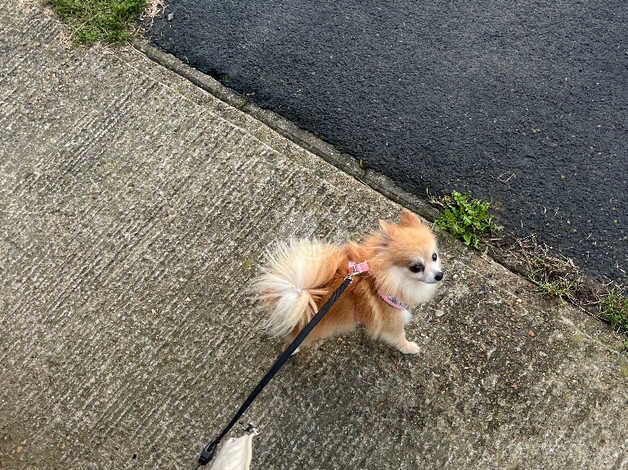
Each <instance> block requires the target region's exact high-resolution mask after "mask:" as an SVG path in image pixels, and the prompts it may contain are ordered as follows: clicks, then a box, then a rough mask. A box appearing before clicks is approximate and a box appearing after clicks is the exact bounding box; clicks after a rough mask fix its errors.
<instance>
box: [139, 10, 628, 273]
mask: <svg viewBox="0 0 628 470" xmlns="http://www.w3.org/2000/svg"><path fill="white" fill-rule="evenodd" d="M627 21H628V14H627V7H626V3H625V2H624V1H594V2H586V1H585V2H575V1H569V2H565V1H558V2H537V1H530V0H525V1H522V2H494V1H472V2H464V4H463V3H460V4H459V3H448V4H445V3H443V2H438V1H434V0H431V1H427V2H415V1H399V2H387V3H386V5H384V3H382V2H375V1H339V2H303V1H301V2H299V1H295V0H285V1H276V0H275V1H266V2H260V1H249V2H224V1H220V2H216V1H198V0H180V1H177V2H170V3H169V4H168V6H167V9H166V15H165V16H164V18H162V19H160V20H157V21H156V22H155V24H154V27H153V29H152V33H151V34H152V39H153V40H154V41H155V43H157V44H158V45H159V46H160V47H162V48H163V49H165V50H167V51H169V52H172V53H174V54H175V55H176V56H178V57H179V58H181V59H183V60H184V61H186V62H188V63H190V64H191V65H193V66H195V67H196V68H198V69H200V70H202V71H203V72H206V73H210V74H212V75H214V76H216V77H219V78H220V79H221V81H222V82H223V83H225V84H226V85H228V86H230V87H232V88H234V89H236V90H237V91H239V92H242V93H246V94H247V95H248V96H249V97H250V98H251V99H252V100H253V101H254V102H256V103H257V104H258V105H260V106H262V107H265V108H270V109H272V110H274V111H275V112H277V113H279V114H281V115H282V116H284V117H286V118H288V119H290V120H292V121H294V122H295V123H296V124H298V125H299V126H300V127H302V128H305V129H307V130H309V131H312V132H313V133H315V134H317V135H318V136H320V137H321V138H323V139H324V140H326V141H327V142H330V143H332V144H334V145H335V146H337V147H338V148H339V149H340V150H342V151H345V152H347V153H350V154H351V155H353V156H355V157H356V158H359V159H361V160H363V161H364V163H365V164H366V165H368V166H370V167H372V168H375V169H377V170H378V171H380V172H382V173H384V174H386V175H388V176H389V177H391V178H392V179H393V180H394V181H395V182H396V183H397V184H398V185H399V186H400V187H402V188H404V189H405V190H408V191H411V192H413V193H415V194H418V195H424V194H425V192H426V190H429V191H430V192H431V193H434V194H443V193H448V192H450V191H451V190H453V189H457V190H463V191H470V192H471V193H472V194H473V195H476V196H478V197H481V198H485V199H489V200H490V201H492V202H493V204H494V207H495V209H496V210H497V212H498V215H499V220H500V222H501V223H502V224H504V225H505V227H506V228H507V229H508V230H509V231H511V232H514V233H516V234H519V235H529V234H532V233H536V234H538V235H539V237H540V239H541V240H542V241H544V242H546V243H548V244H549V245H551V246H553V247H554V248H557V249H560V250H561V251H562V252H563V253H564V254H566V255H568V256H571V257H573V258H574V259H575V261H576V262H577V263H578V264H579V265H580V266H582V267H583V268H584V269H585V270H586V271H587V272H589V273H590V274H594V275H596V274H605V275H608V276H611V277H613V278H618V277H620V278H621V277H624V276H625V274H623V267H624V266H625V265H626V256H627V254H626V240H627V237H626V212H627V211H626V207H627V204H626V202H627V200H626V194H625V188H626V174H627V173H628V171H627V167H628V164H627V162H626V145H625V136H626V132H625V131H626V129H625V123H626V114H627V113H626V108H627V104H626V103H627V99H626V90H625V88H626V82H627V78H628V74H627V65H628V61H627V52H626V50H627V46H628V44H627V41H626V29H625V24H626V23H627Z"/></svg>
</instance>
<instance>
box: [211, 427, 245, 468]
mask: <svg viewBox="0 0 628 470" xmlns="http://www.w3.org/2000/svg"><path fill="white" fill-rule="evenodd" d="M255 434H256V433H255V432H252V433H249V434H246V435H244V436H242V437H231V438H229V439H227V441H226V442H225V443H224V444H222V445H221V446H220V448H219V449H218V453H217V454H216V457H215V458H214V461H213V462H212V466H211V468H210V470H249V469H250V468H251V459H252V458H253V436H255Z"/></svg>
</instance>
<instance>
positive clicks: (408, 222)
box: [399, 209, 421, 227]
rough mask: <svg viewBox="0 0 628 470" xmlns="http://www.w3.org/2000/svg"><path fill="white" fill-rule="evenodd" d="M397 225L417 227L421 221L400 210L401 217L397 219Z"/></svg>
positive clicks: (410, 213) (413, 214)
mask: <svg viewBox="0 0 628 470" xmlns="http://www.w3.org/2000/svg"><path fill="white" fill-rule="evenodd" d="M399 225H400V226H402V227H418V226H419V225H421V219H419V218H418V217H417V215H416V214H415V213H413V212H410V211H409V210H408V209H402V210H401V216H400V217H399Z"/></svg>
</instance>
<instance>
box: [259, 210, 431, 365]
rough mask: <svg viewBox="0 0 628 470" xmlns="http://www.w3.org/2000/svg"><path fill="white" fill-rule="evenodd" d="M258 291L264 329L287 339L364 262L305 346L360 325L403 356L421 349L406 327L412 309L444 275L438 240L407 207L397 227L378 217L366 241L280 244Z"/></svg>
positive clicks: (303, 241)
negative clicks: (265, 314)
mask: <svg viewBox="0 0 628 470" xmlns="http://www.w3.org/2000/svg"><path fill="white" fill-rule="evenodd" d="M269 258H270V259H269V262H268V264H267V266H266V267H265V268H264V271H263V274H262V275H261V276H260V278H259V279H258V281H257V283H256V284H255V286H256V291H257V294H258V296H259V299H260V300H261V302H262V305H263V306H264V308H265V310H267V311H268V314H269V316H268V321H267V327H268V330H269V333H271V334H272V335H274V336H281V337H285V338H286V345H287V344H289V343H290V342H291V341H292V340H293V339H294V337H295V336H296V335H297V334H298V333H299V331H300V330H301V329H302V328H303V327H304V326H305V325H306V324H307V323H308V322H309V321H310V319H311V318H312V317H313V316H314V315H315V314H316V312H317V311H318V309H319V308H320V307H321V306H322V304H323V303H324V302H325V301H326V300H327V298H328V297H329V296H330V295H331V293H332V292H333V291H334V290H335V289H337V288H338V287H339V286H340V284H341V283H342V282H343V280H344V278H345V277H346V276H347V274H348V273H349V272H350V271H351V267H350V266H351V265H352V264H353V263H362V262H366V263H368V271H367V272H364V273H362V274H360V275H356V276H354V277H353V281H352V282H351V284H350V285H349V286H348V287H347V289H346V290H345V291H344V293H343V294H342V295H341V296H340V298H339V299H338V300H337V301H336V303H335V304H334V305H333V306H332V308H331V309H330V310H329V312H327V314H326V315H325V317H323V319H322V320H321V322H320V323H319V324H318V325H316V327H315V328H314V329H313V330H312V331H311V332H310V334H309V335H308V336H307V337H306V338H305V340H304V342H303V343H302V345H303V346H307V345H311V344H312V343H314V342H316V341H318V340H321V339H323V338H327V337H330V336H335V335H339V334H345V333H349V332H350V331H352V330H354V329H355V327H356V326H357V325H363V326H364V328H365V329H366V332H367V333H368V334H369V335H370V336H371V337H373V338H375V339H378V340H381V341H384V342H386V343H388V344H389V345H391V346H393V347H395V348H397V349H398V350H399V351H401V352H402V353H405V354H416V353H418V352H419V347H418V346H417V344H416V343H415V342H412V341H408V340H407V339H406V334H405V330H404V326H405V324H406V323H407V322H408V321H409V320H410V309H411V308H412V307H414V306H415V305H417V304H421V303H425V302H427V301H429V300H430V299H431V298H432V297H433V295H434V293H435V291H436V286H437V284H438V283H439V281H441V280H442V278H443V272H442V270H441V265H440V257H439V255H438V248H437V244H436V238H435V237H434V235H433V234H432V231H431V230H430V229H429V227H427V226H426V225H425V224H423V223H422V222H421V220H420V219H419V218H418V217H417V216H416V215H415V214H413V213H412V212H410V211H408V210H406V209H404V210H402V212H401V217H400V220H399V223H398V224H395V223H388V222H385V221H380V228H379V230H378V231H376V232H374V233H373V234H371V235H370V236H369V237H368V238H367V239H366V240H365V241H364V242H363V243H356V242H349V243H347V244H346V245H343V246H337V245H332V244H328V243H323V242H320V241H311V240H301V241H293V242H290V243H289V244H282V245H280V246H279V247H278V249H277V250H276V251H275V252H274V253H272V254H270V256H269Z"/></svg>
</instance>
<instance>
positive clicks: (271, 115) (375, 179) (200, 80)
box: [129, 39, 600, 321]
mask: <svg viewBox="0 0 628 470" xmlns="http://www.w3.org/2000/svg"><path fill="white" fill-rule="evenodd" d="M132 46H133V47H132V50H133V51H135V52H136V53H140V54H143V55H144V56H146V57H148V58H149V59H151V60H152V61H154V62H156V63H157V64H159V65H161V66H163V67H165V68H166V69H168V70H170V71H171V72H174V73H176V74H177V75H179V76H181V77H183V78H184V79H186V80H187V81H188V82H190V83H191V84H193V85H195V86H196V87H198V88H199V89H202V90H204V91H206V92H208V93H209V94H210V95H212V96H213V97H215V98H217V99H218V100H220V101H222V102H223V103H225V104H227V105H229V106H231V107H233V108H234V109H236V110H238V111H240V112H243V113H245V114H247V115H249V116H251V117H252V118H253V119H255V120H257V121H259V122H261V123H262V124H265V125H267V126H269V127H270V128H271V129H272V130H273V131H275V132H276V133H278V134H279V135H280V136H281V137H283V138H285V139H287V140H289V141H292V142H294V143H295V144H297V145H298V146H300V147H302V148H304V149H305V150H307V151H308V152H310V153H311V154H313V155H315V156H317V157H319V158H321V159H322V160H324V161H326V162H327V163H330V164H331V165H333V166H335V167H336V168H337V169H339V170H340V171H342V172H343V173H345V174H347V175H349V176H350V177H352V178H354V179H355V180H357V181H359V182H360V183H362V184H364V185H365V186H367V187H369V188H371V189H373V190H374V191H377V192H378V193H380V194H382V195H383V196H384V197H386V198H388V199H390V200H392V201H393V202H395V203H397V204H400V205H401V206H404V207H408V208H409V209H412V210H414V211H415V212H417V213H418V214H419V215H420V216H422V217H423V218H425V219H427V220H428V221H430V222H434V220H435V219H436V216H437V214H438V210H437V209H436V208H435V207H434V206H432V205H431V204H430V203H429V202H428V201H426V200H423V199H421V198H420V197H419V196H416V195H414V194H411V193H408V192H407V191H405V190H403V189H401V188H399V187H398V186H397V185H396V184H395V183H394V182H392V180H390V178H388V177H387V176H385V175H384V174H382V173H379V172H378V171H376V170H374V169H373V168H369V167H367V168H361V166H360V160H359V159H358V158H357V157H354V156H351V155H349V154H346V153H344V152H341V151H339V150H336V149H334V148H333V146H332V145H331V144H329V143H327V142H325V141H323V140H322V139H320V138H318V137H316V136H315V135H313V134H311V133H310V132H308V131H306V130H303V129H300V128H298V127H297V126H296V125H295V124H294V123H292V122H291V121H289V120H288V119H286V118H284V117H282V116H281V115H279V114H277V113H275V112H274V111H271V110H267V109H262V108H260V107H258V106H257V105H256V104H254V103H253V102H251V101H249V100H247V99H246V97H245V96H242V95H241V94H239V93H238V92H236V91H235V90H232V89H230V88H229V87H227V86H225V85H223V84H222V83H220V82H219V81H218V80H216V79H214V78H213V77H212V76H210V75H208V74H205V73H203V72H201V71H199V70H196V69H194V68H193V67H191V66H189V65H187V64H185V63H184V62H183V61H181V60H180V59H178V58H177V57H175V56H173V55H172V54H170V53H167V52H164V51H162V50H160V49H159V48H158V47H156V46H154V45H152V44H150V43H149V42H148V40H146V39H135V40H133V42H132ZM129 65H130V64H129ZM131 66H132V65H131ZM132 67H133V66H132ZM142 73H144V72H142ZM163 85H164V86H166V87H168V85H167V84H165V83H164V84H163ZM168 88H169V87H168ZM175 91H176V90H175ZM186 99H188V100H190V101H191V102H193V100H192V99H191V98H188V97H186ZM231 124H232V125H235V124H234V123H231ZM235 126H236V127H238V126H237V125H235ZM244 132H246V133H247V134H249V135H251V136H252V137H254V138H256V139H258V138H257V137H256V136H255V135H253V134H251V133H250V132H248V131H247V130H244ZM258 140H259V139H258ZM263 143H264V145H266V146H267V147H269V148H270V149H271V150H272V151H273V152H275V153H278V151H277V150H276V149H275V148H273V147H272V146H270V145H269V144H267V143H265V142H263ZM446 236H450V235H449V234H446ZM452 238H453V237H452ZM484 255H485V256H488V257H489V258H490V259H491V260H492V261H494V262H495V263H497V264H499V265H500V266H502V267H504V269H506V270H508V271H509V272H511V273H514V274H516V275H517V276H520V277H521V278H524V279H526V281H527V282H530V281H529V280H528V279H527V276H526V275H524V273H522V272H521V271H519V270H517V269H515V268H511V267H509V266H508V265H507V264H505V263H503V262H502V260H500V259H498V258H496V257H493V256H491V255H490V254H487V253H485V254H484ZM531 285H532V284H531ZM580 310H581V311H582V312H583V313H584V314H586V315H589V316H593V315H591V313H589V312H587V311H586V310H584V309H582V308H580ZM593 318H596V320H598V321H600V319H599V318H597V317H596V316H593Z"/></svg>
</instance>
